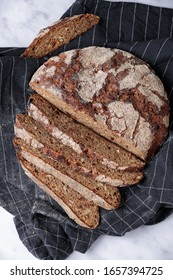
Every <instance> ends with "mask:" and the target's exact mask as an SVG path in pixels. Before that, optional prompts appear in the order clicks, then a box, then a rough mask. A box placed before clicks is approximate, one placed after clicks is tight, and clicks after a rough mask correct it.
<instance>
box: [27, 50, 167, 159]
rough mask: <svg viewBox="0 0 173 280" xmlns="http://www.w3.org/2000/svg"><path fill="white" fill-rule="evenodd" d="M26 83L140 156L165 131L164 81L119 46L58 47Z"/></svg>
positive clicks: (154, 145)
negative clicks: (54, 54) (113, 47)
mask: <svg viewBox="0 0 173 280" xmlns="http://www.w3.org/2000/svg"><path fill="white" fill-rule="evenodd" d="M30 86H31V87H32V89H34V90H35V91H36V92H38V93H39V94H41V95H42V96H43V97H44V98H46V99H47V100H48V101H50V102H51V103H53V104H54V105H55V106H57V107H58V108H59V109H61V110H62V111H64V112H65V113H68V114H70V115H71V116H72V117H73V118H74V119H76V120H77V121H79V122H81V123H82V124H84V125H86V126H88V127H90V128H92V129H93V130H95V131H96V132H97V133H99V134H100V135H102V136H104V137H105V138H107V139H109V140H110V141H112V142H114V143H116V144H118V145H120V146H121V147H123V148H125V149H126V150H128V151H129V152H131V153H133V154H135V155H136V156H138V157H139V158H141V159H143V160H146V159H149V158H151V156H152V155H153V154H154V153H155V152H156V150H157V149H158V147H159V146H160V145H161V144H162V143H163V141H164V139H165V137H166V135H167V132H168V125H169V102H168V98H167V94H166V92H165V89H164V86H163V84H162V82H161V80H160V79H159V78H158V77H157V75H156V74H155V72H154V71H153V70H152V69H151V68H150V66H149V65H148V64H146V63H145V62H144V61H142V60H141V59H139V58H137V57H135V56H134V55H132V54H130V53H127V52H125V51H122V50H119V49H109V48H104V47H95V46H93V47H88V48H83V49H75V50H70V51H67V52H64V53H61V54H60V55H59V56H56V57H52V58H50V59H49V60H48V61H47V62H45V63H44V64H43V65H42V66H41V67H40V68H39V69H38V70H37V71H36V73H35V74H34V75H33V77H32V79H31V81H30Z"/></svg>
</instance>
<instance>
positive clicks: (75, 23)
mask: <svg viewBox="0 0 173 280" xmlns="http://www.w3.org/2000/svg"><path fill="white" fill-rule="evenodd" d="M99 20H100V18H99V17H98V16H97V15H94V14H80V15H75V16H72V17H67V18H64V19H61V20H59V21H57V22H55V23H53V24H52V25H50V26H48V27H47V28H44V29H42V30H41V31H40V32H39V33H38V35H37V37H36V38H35V39H34V40H33V42H32V43H31V44H30V45H29V46H28V47H27V48H26V49H25V51H24V53H23V54H22V55H21V57H35V58H41V57H44V56H45V55H47V54H48V53H50V52H52V51H54V50H56V49H57V48H59V47H60V46H63V45H65V44H67V43H68V42H70V41H71V40H73V39H75V38H76V37H77V36H79V35H81V34H82V33H84V32H86V31H87V30H89V29H90V28H92V27H93V26H94V25H96V24H98V22H99Z"/></svg>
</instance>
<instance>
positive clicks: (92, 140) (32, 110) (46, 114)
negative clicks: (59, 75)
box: [28, 94, 144, 171]
mask: <svg viewBox="0 0 173 280" xmlns="http://www.w3.org/2000/svg"><path fill="white" fill-rule="evenodd" d="M28 115H29V116H30V117H32V118H33V119H34V120H35V121H37V122H38V123H39V124H41V125H42V126H43V127H44V129H45V130H46V131H48V132H49V134H51V135H52V136H53V137H55V138H57V139H59V140H61V141H62V143H64V144H65V145H67V146H69V147H71V148H72V149H73V150H74V151H75V152H76V153H77V154H79V155H81V156H87V157H88V158H90V159H91V161H92V162H93V163H94V164H97V163H100V164H102V165H105V166H107V167H108V168H109V169H113V170H124V171H137V170H141V169H142V168H143V167H144V162H143V161H142V160H140V159H139V158H137V157H136V156H134V155H132V153H129V152H127V151H126V150H124V149H122V148H121V147H119V146H118V145H116V144H114V143H112V142H110V141H109V140H107V139H105V138H104V137H102V136H99V135H98V134H97V133H95V132H94V131H92V130H91V129H89V128H88V127H86V126H84V125H82V124H80V123H78V122H76V121H75V120H73V119H72V118H71V117H69V116H68V115H66V114H64V113H63V112H62V111H60V110H59V109H58V108H56V107H55V106H53V105H52V104H51V103H50V102H48V101H47V100H46V99H44V98H42V97H41V96H40V95H39V94H33V95H32V96H31V97H30V100H29V107H28Z"/></svg>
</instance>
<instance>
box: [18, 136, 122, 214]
mask: <svg viewBox="0 0 173 280" xmlns="http://www.w3.org/2000/svg"><path fill="white" fill-rule="evenodd" d="M14 146H15V148H16V151H17V153H20V155H21V156H22V157H23V158H25V160H27V161H28V162H30V163H32V164H34V165H35V166H36V167H38V168H41V169H42V170H43V171H44V172H47V173H48V174H51V175H52V176H54V177H55V178H57V179H58V180H59V181H61V182H62V183H64V184H66V185H69V186H70V187H71V188H72V189H74V190H75V191H77V192H78V193H80V194H81V195H82V196H84V197H85V198H86V199H88V200H89V201H92V202H93V203H95V204H96V205H98V206H100V207H102V208H105V209H107V210H111V209H114V208H118V207H119V205H120V200H121V196H120V192H119V190H118V189H117V188H115V187H112V186H109V185H106V184H103V183H97V182H95V181H94V180H92V179H90V178H88V179H86V178H85V177H84V176H81V175H76V176H75V172H74V170H71V168H70V167H69V166H68V165H67V164H65V163H61V162H59V161H55V160H53V159H51V158H50V157H48V156H46V155H45V154H44V153H43V152H41V151H40V150H38V149H35V148H33V147H31V146H29V145H27V144H26V143H25V142H24V141H22V139H19V138H14Z"/></svg>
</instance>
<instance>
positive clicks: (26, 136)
mask: <svg viewBox="0 0 173 280" xmlns="http://www.w3.org/2000/svg"><path fill="white" fill-rule="evenodd" d="M14 129H15V135H16V137H18V138H21V139H23V140H24V141H25V142H26V143H27V144H28V145H30V146H33V147H36V148H37V149H40V150H42V152H43V153H45V154H47V155H48V156H49V157H52V158H53V159H54V160H57V161H60V162H62V161H63V162H66V164H67V165H68V166H69V167H70V168H72V169H73V172H72V174H71V176H73V173H74V174H76V176H77V174H81V175H83V176H84V177H85V178H90V179H93V180H94V181H95V183H106V184H109V185H111V186H115V187H117V186H118V187H121V186H129V185H132V184H136V183H138V182H139V181H141V180H142V179H143V172H142V171H134V172H128V171H123V170H116V171H115V170H114V169H110V168H108V167H107V166H105V165H103V164H100V163H99V162H97V161H94V160H93V159H91V158H89V157H88V156H87V155H85V154H84V155H83V156H82V157H81V156H80V155H79V154H78V153H76V152H75V151H74V150H73V149H72V148H71V147H69V146H67V145H65V143H63V142H62V141H61V139H56V138H54V137H53V136H52V135H50V134H49V133H48V132H47V131H46V130H44V129H43V127H42V126H40V125H39V124H38V123H37V121H35V120H34V119H32V118H31V117H30V116H28V115H26V114H19V115H17V116H16V123H15V128H14Z"/></svg>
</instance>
